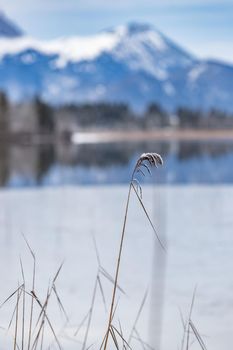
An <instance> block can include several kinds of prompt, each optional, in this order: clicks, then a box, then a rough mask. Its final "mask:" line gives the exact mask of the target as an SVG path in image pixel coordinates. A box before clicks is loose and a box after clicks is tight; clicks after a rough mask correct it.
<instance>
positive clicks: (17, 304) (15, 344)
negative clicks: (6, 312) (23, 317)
mask: <svg viewBox="0 0 233 350" xmlns="http://www.w3.org/2000/svg"><path fill="white" fill-rule="evenodd" d="M20 295H21V294H20V292H19V289H18V291H17V302H16V313H15V337H14V350H16V347H17V337H18V322H19V300H20Z"/></svg>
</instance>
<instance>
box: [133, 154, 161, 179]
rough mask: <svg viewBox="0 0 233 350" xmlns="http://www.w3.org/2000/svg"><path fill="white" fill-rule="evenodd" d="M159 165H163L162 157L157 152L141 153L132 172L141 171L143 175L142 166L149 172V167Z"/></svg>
mask: <svg viewBox="0 0 233 350" xmlns="http://www.w3.org/2000/svg"><path fill="white" fill-rule="evenodd" d="M159 165H163V159H162V157H161V156H160V155H159V154H158V153H143V154H142V155H141V156H140V157H139V158H138V161H137V163H136V166H135V169H134V173H136V172H141V173H142V174H143V175H145V174H144V172H143V170H142V168H145V169H146V170H147V171H148V173H149V174H151V169H150V168H153V167H156V168H158V166H159Z"/></svg>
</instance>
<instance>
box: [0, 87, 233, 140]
mask: <svg viewBox="0 0 233 350" xmlns="http://www.w3.org/2000/svg"><path fill="white" fill-rule="evenodd" d="M166 127H167V128H168V127H169V128H180V129H184V128H195V129H207V128H208V129H227V128H233V115H232V114H227V113H224V112H222V111H218V110H214V109H213V110H210V111H200V110H193V109H189V108H184V107H183V108H179V109H177V110H176V111H175V112H174V113H168V112H167V111H165V110H164V109H162V108H161V107H160V106H159V105H157V104H151V105H149V106H148V108H147V109H146V110H145V111H144V112H143V113H141V114H137V113H135V112H134V111H133V110H131V109H130V108H129V107H128V106H127V105H125V104H107V103H96V104H82V105H67V106H62V107H59V108H58V107H53V106H51V105H49V104H47V103H45V102H43V101H42V100H41V99H39V98H35V99H34V100H33V101H31V102H28V103H26V102H25V103H22V104H20V105H12V104H11V103H10V102H9V100H8V99H7V97H6V95H5V94H4V93H0V135H1V137H2V136H4V135H8V134H10V133H12V134H14V133H15V134H17V133H25V134H28V133H30V134H49V135H53V134H56V135H59V134H66V133H67V134H69V133H71V132H73V131H78V130H83V129H88V130H90V129H112V130H114V129H129V130H131V129H144V130H149V129H152V128H166Z"/></svg>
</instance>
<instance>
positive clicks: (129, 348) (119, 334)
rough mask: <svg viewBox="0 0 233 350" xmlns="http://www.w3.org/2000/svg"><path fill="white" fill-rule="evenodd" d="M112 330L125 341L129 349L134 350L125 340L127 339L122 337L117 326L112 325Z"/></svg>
mask: <svg viewBox="0 0 233 350" xmlns="http://www.w3.org/2000/svg"><path fill="white" fill-rule="evenodd" d="M112 328H113V329H114V330H115V331H116V333H117V334H118V335H119V336H120V338H121V339H122V340H123V342H124V344H126V345H127V347H128V348H129V349H131V350H132V348H131V347H130V345H129V343H128V342H127V341H126V340H125V338H124V337H123V336H122V334H121V332H119V331H118V329H117V328H116V327H115V326H113V325H112Z"/></svg>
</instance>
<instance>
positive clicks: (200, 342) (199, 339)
mask: <svg viewBox="0 0 233 350" xmlns="http://www.w3.org/2000/svg"><path fill="white" fill-rule="evenodd" d="M189 323H190V327H191V328H192V331H193V333H194V335H195V337H196V339H197V341H198V343H199V345H200V347H201V348H202V350H207V348H206V346H205V343H204V341H203V339H202V337H201V335H200V333H199V332H198V330H197V329H196V327H195V326H194V324H193V322H192V320H191V319H190V322H189Z"/></svg>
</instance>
